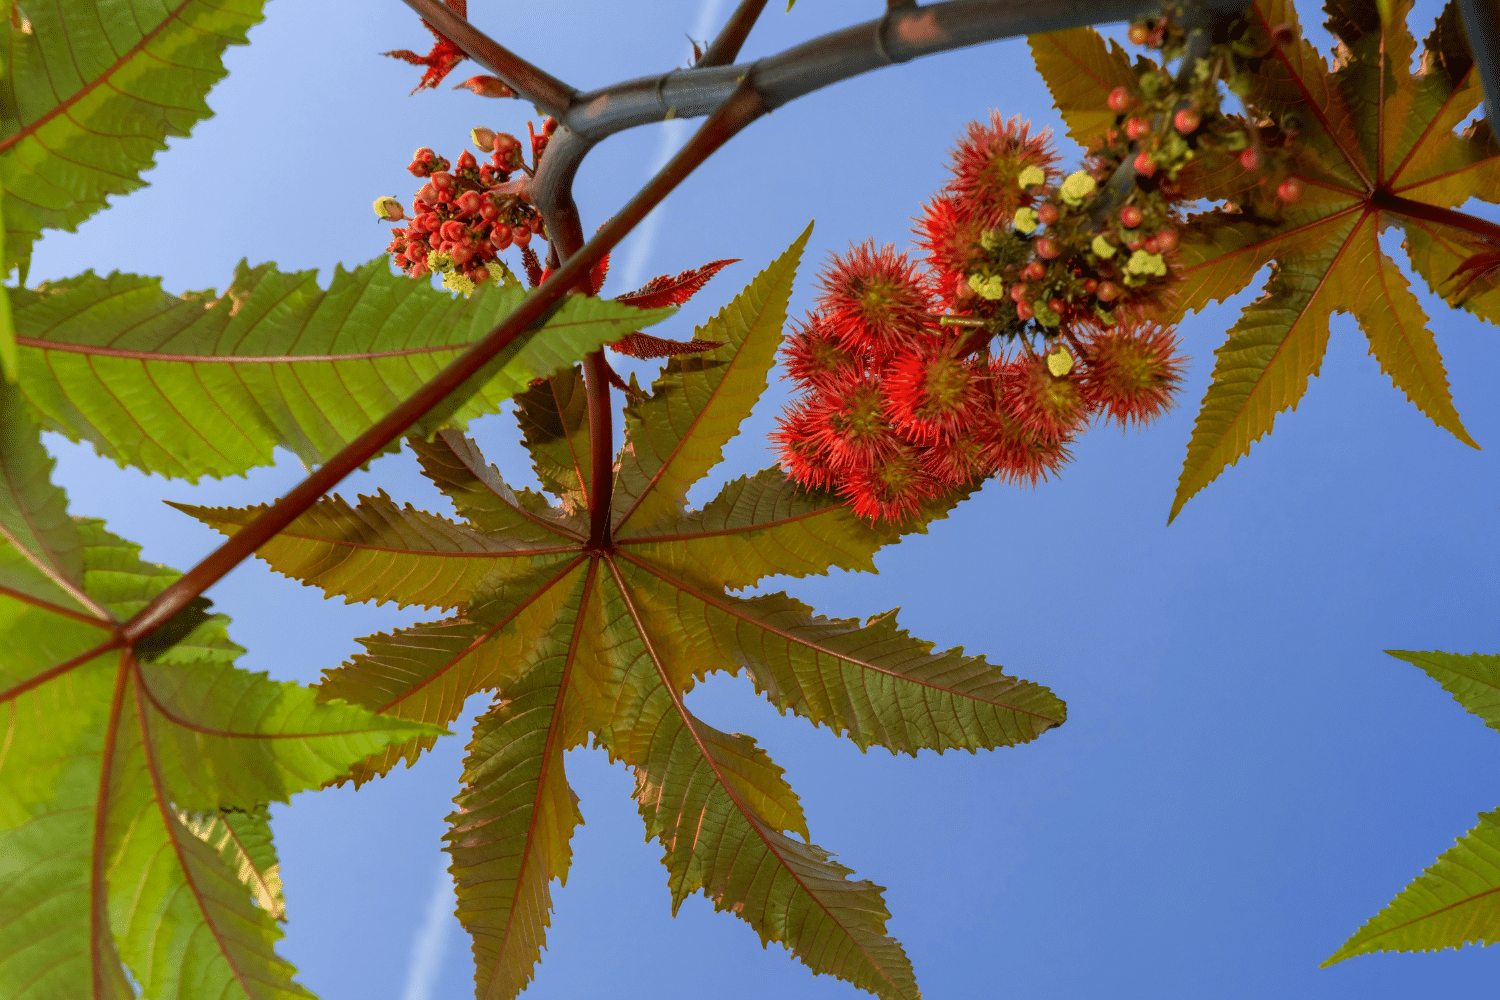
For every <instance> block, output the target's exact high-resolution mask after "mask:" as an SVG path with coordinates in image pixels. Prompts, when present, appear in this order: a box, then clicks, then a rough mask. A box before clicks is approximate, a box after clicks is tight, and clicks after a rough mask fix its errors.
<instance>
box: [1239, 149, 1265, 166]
mask: <svg viewBox="0 0 1500 1000" xmlns="http://www.w3.org/2000/svg"><path fill="white" fill-rule="evenodd" d="M1240 166H1242V167H1244V168H1245V169H1246V170H1259V169H1260V150H1259V149H1257V148H1256V147H1254V146H1246V147H1245V148H1244V149H1242V150H1240Z"/></svg>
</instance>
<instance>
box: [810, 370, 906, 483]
mask: <svg viewBox="0 0 1500 1000" xmlns="http://www.w3.org/2000/svg"><path fill="white" fill-rule="evenodd" d="M810 412H811V413H812V414H813V417H814V418H815V421H814V433H815V435H816V437H817V439H818V440H819V441H820V442H821V445H822V448H823V451H824V453H825V454H826V455H827V462H828V465H829V467H830V468H832V469H834V470H835V471H838V470H852V469H855V468H860V467H865V466H868V465H870V464H871V463H873V462H876V461H878V460H879V459H881V458H882V457H884V456H886V455H889V454H890V453H891V452H892V451H893V450H894V449H895V448H896V447H897V446H898V445H899V444H900V439H899V438H898V437H897V436H896V434H895V432H894V430H893V429H892V427H891V421H890V418H889V416H888V415H887V413H886V401H885V394H884V393H883V392H882V391H881V387H880V383H879V381H877V380H876V379H874V378H868V377H866V378H850V379H846V380H843V381H841V382H839V383H837V384H835V385H832V386H829V387H828V388H827V390H825V391H824V392H822V393H820V394H819V395H818V396H816V397H814V399H813V400H812V406H811V408H810Z"/></svg>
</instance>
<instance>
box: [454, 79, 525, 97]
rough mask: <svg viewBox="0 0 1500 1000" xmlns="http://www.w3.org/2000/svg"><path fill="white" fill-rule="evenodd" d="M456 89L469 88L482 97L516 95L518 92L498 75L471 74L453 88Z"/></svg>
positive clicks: (468, 89)
mask: <svg viewBox="0 0 1500 1000" xmlns="http://www.w3.org/2000/svg"><path fill="white" fill-rule="evenodd" d="M453 89H454V90H467V91H469V92H470V93H472V94H477V95H479V96H480V97H515V96H516V92H515V91H514V90H512V89H511V88H510V87H509V86H508V85H507V84H506V83H505V81H504V80H502V79H500V78H499V77H497V76H484V75H480V76H471V77H469V78H468V79H467V80H465V81H464V82H463V83H460V84H459V85H458V86H456V87H454V88H453Z"/></svg>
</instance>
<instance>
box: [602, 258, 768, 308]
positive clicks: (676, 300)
mask: <svg viewBox="0 0 1500 1000" xmlns="http://www.w3.org/2000/svg"><path fill="white" fill-rule="evenodd" d="M738 263H739V258H738V257H736V258H734V259H732V260H712V261H709V262H708V263H707V264H704V265H702V266H701V267H695V268H693V269H691V270H688V271H683V272H682V273H681V274H679V275H678V276H677V277H675V278H673V277H671V276H670V275H666V274H663V275H662V276H661V277H659V278H652V279H651V280H650V281H648V282H646V283H645V284H644V285H642V286H641V287H640V288H638V289H636V290H635V291H633V292H627V293H626V294H624V295H618V296H616V297H615V301H616V302H623V303H625V304H626V305H630V306H635V307H636V308H637V309H655V308H659V307H661V306H680V305H682V304H683V303H684V302H686V301H687V300H688V299H690V298H692V297H693V296H694V295H696V294H698V290H699V289H701V288H702V287H703V286H704V285H706V284H708V279H710V278H712V277H713V276H714V275H716V274H718V273H719V272H720V271H722V270H724V268H726V267H728V266H729V265H730V264H738Z"/></svg>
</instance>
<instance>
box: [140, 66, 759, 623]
mask: <svg viewBox="0 0 1500 1000" xmlns="http://www.w3.org/2000/svg"><path fill="white" fill-rule="evenodd" d="M766 110H767V108H766V106H765V103H764V102H763V101H762V100H761V99H760V96H759V95H758V94H756V93H755V91H754V90H753V89H751V88H750V87H749V86H748V85H746V86H744V87H741V88H740V90H738V91H736V93H735V94H734V96H733V97H731V98H730V99H729V100H728V101H725V102H724V106H723V107H722V108H720V109H719V110H718V111H716V112H715V113H714V114H713V115H711V116H710V117H709V119H708V120H707V121H706V122H704V123H703V125H702V127H700V128H699V129H698V131H697V132H696V133H694V135H693V137H692V138H691V139H689V140H688V142H687V144H686V145H685V146H683V147H682V149H681V150H679V151H678V153H677V155H676V156H674V157H672V159H671V161H670V162H669V163H668V164H667V165H666V166H665V167H663V168H662V169H661V171H660V172H659V173H657V175H656V176H655V177H653V178H651V180H650V182H649V183H647V184H646V186H645V187H644V188H642V189H641V190H640V191H639V192H638V193H637V194H636V196H635V197H634V198H632V199H631V200H630V202H629V203H628V204H627V205H626V206H625V207H624V208H623V209H621V210H620V212H619V214H618V215H616V216H615V217H614V218H612V219H610V220H609V222H607V223H606V224H605V225H604V226H603V228H601V229H600V230H599V232H598V233H596V234H595V235H594V238H593V239H591V240H589V241H588V243H586V244H584V246H583V247H582V249H580V250H579V251H578V253H576V254H575V255H573V256H572V257H571V258H570V259H568V260H566V261H564V262H563V265H562V267H560V268H558V270H557V272H556V273H554V274H553V275H552V276H551V277H550V278H548V279H547V280H546V281H544V282H542V284H541V287H539V288H537V289H535V290H534V291H532V293H531V294H530V295H528V296H527V297H526V299H525V300H524V301H523V302H522V303H521V305H520V306H519V307H518V308H517V309H516V311H515V312H513V313H511V314H510V315H509V316H507V317H506V318H505V320H504V321H502V322H501V323H500V325H499V326H497V327H495V328H494V329H493V330H491V331H490V332H489V333H487V334H485V336H484V338H483V339H482V340H480V341H479V343H477V344H475V345H474V346H473V347H471V348H469V349H468V350H467V351H465V352H464V353H463V354H462V355H460V356H459V357H458V358H456V359H455V360H454V361H453V362H452V363H450V364H449V365H448V367H446V368H444V369H443V370H442V371H441V372H439V373H438V374H437V376H436V377H435V378H433V379H432V381H430V382H428V383H427V384H426V385H424V386H422V388H420V389H418V390H417V391H416V392H415V393H413V394H412V395H411V396H410V397H409V398H408V399H407V400H406V401H404V402H403V403H401V405H400V406H397V407H396V408H395V409H394V410H392V411H391V412H389V413H387V414H386V415H385V416H384V417H382V418H381V419H380V420H379V421H377V422H376V423H375V425H374V426H373V427H371V428H370V429H369V430H367V431H365V432H364V433H363V434H361V435H360V436H359V437H357V438H355V439H354V440H353V441H351V442H350V443H349V444H348V445H346V446H345V447H344V448H343V449H342V450H341V451H339V453H338V454H337V455H334V456H333V457H332V458H330V459H329V460H328V461H327V462H325V463H324V464H323V465H321V466H319V467H318V469H317V470H316V471H315V472H313V473H312V475H310V476H308V477H307V478H306V479H304V480H303V481H302V482H300V483H298V484H297V486H296V487H294V488H293V489H292V491H291V492H290V493H288V494H287V495H286V496H284V497H282V498H281V499H280V500H278V501H277V502H276V503H274V504H273V505H271V507H270V508H268V509H267V510H265V511H263V512H262V513H261V514H260V515H259V516H257V517H256V518H255V519H254V520H252V521H251V522H250V523H249V524H247V525H245V526H244V527H243V528H241V529H240V530H239V531H237V532H236V533H235V534H234V535H232V536H231V537H230V538H228V539H227V540H226V541H225V542H224V544H222V545H220V546H219V547H218V548H217V549H215V550H214V551H213V552H211V553H209V555H208V556H207V558H205V559H204V560H203V561H202V562H200V563H198V565H196V566H194V567H193V568H192V569H190V570H188V571H187V573H185V574H183V576H182V577H181V578H180V579H178V580H177V581H176V582H175V583H173V584H172V585H171V586H170V587H168V588H167V589H166V590H164V591H162V592H161V593H160V594H158V595H157V596H156V598H155V599H154V600H152V601H151V603H150V604H147V605H146V606H145V607H144V608H142V609H141V610H140V611H138V612H137V613H136V614H135V615H134V616H133V617H132V618H131V619H130V620H129V621H127V622H125V624H124V625H122V626H121V627H120V631H119V635H120V636H121V637H122V638H123V639H124V640H125V641H126V642H129V643H135V642H138V641H140V640H141V639H143V638H145V637H146V636H148V635H150V634H151V633H152V632H153V631H155V630H156V629H157V628H159V627H160V626H162V625H164V624H166V623H167V622H168V621H169V620H171V618H172V617H173V616H174V615H176V614H177V613H178V612H179V611H181V610H182V609H183V608H185V607H186V606H187V605H188V603H189V602H190V601H192V599H193V598H195V597H197V596H198V595H200V594H202V593H203V592H204V591H205V590H207V589H208V588H209V587H211V586H213V585H214V584H215V583H217V582H218V581H219V580H220V579H222V578H223V577H224V575H225V574H226V573H228V572H229V571H230V570H232V569H234V567H236V566H238V565H239V564H240V563H241V562H243V561H244V560H245V559H246V558H248V557H249V556H250V554H251V553H253V552H254V551H255V550H256V549H258V548H260V547H261V546H262V545H264V544H265V543H266V542H268V541H270V540H271V539H272V538H274V537H275V536H276V535H277V533H279V532H280V531H281V530H282V529H284V528H286V527H287V526H288V525H290V524H291V523H292V522H293V521H295V520H296V519H297V518H298V517H299V516H300V515H301V514H302V513H303V512H305V511H306V510H308V509H309V508H310V507H312V505H313V504H314V503H316V502H317V501H318V498H319V497H321V496H322V495H323V494H324V493H327V492H328V491H329V490H331V489H333V488H334V487H335V486H337V485H338V483H339V481H340V480H342V479H343V478H344V477H345V476H347V475H348V474H349V473H351V472H353V471H354V470H355V469H357V468H359V467H360V466H361V465H363V464H365V463H366V462H368V461H369V460H370V459H372V458H374V457H375V456H376V455H378V454H380V452H381V451H382V450H384V448H385V447H386V445H388V444H390V443H391V442H392V441H394V440H396V439H397V438H398V437H400V436H401V435H402V434H404V433H405V432H406V430H407V429H408V428H409V427H411V425H412V424H414V423H416V422H417V421H418V420H419V419H421V417H422V416H423V415H424V414H426V413H427V412H428V411H430V410H432V409H434V408H436V407H437V406H438V405H439V404H440V403H442V402H443V400H444V399H446V398H447V397H448V396H449V395H450V394H452V393H453V392H454V391H456V390H458V389H460V388H461V387H463V386H464V384H465V383H466V382H468V381H469V380H470V379H471V378H473V377H474V376H475V375H478V374H480V372H481V371H482V369H483V368H484V367H485V365H487V364H488V363H489V362H490V361H491V360H492V359H493V358H494V357H495V355H497V354H499V353H500V352H501V351H502V350H504V349H505V348H506V347H507V346H508V345H509V344H510V343H511V341H513V340H515V339H516V337H518V336H520V335H521V334H522V333H524V332H526V331H527V330H529V329H532V328H533V326H535V325H538V324H539V322H541V321H545V319H546V317H547V316H548V315H549V314H550V312H551V310H552V309H553V307H554V306H555V305H556V304H557V303H558V302H560V301H561V299H562V297H563V296H564V295H565V294H567V292H568V290H569V289H571V288H573V287H575V286H576V285H578V284H579V283H580V282H585V281H587V280H588V272H589V269H590V268H592V267H593V266H594V265H595V264H597V263H598V262H599V261H600V260H601V259H602V258H603V257H604V255H605V254H607V253H609V251H610V250H613V249H614V248H615V246H617V245H618V244H619V242H620V241H621V240H622V239H624V238H625V236H626V235H627V234H628V233H629V232H630V231H631V230H632V229H634V228H635V226H636V225H637V224H638V223H639V222H640V221H641V220H642V219H644V218H645V217H646V215H647V214H648V213H650V211H651V210H652V209H653V208H655V207H656V206H657V205H658V204H660V203H661V201H662V199H664V198H665V197H666V196H667V195H668V194H670V193H671V191H672V190H673V189H674V188H676V187H677V185H678V184H680V183H682V181H683V179H684V178H686V177H687V176H688V175H689V174H691V173H692V172H693V171H694V170H695V169H696V168H697V167H698V165H699V164H701V163H702V162H703V161H704V160H706V159H708V157H709V156H710V155H711V154H712V153H713V152H714V151H715V150H717V149H718V148H719V147H720V146H722V145H724V143H726V142H728V141H729V139H730V138H731V137H732V136H734V135H735V134H736V133H737V132H739V131H740V130H741V129H742V128H744V127H745V126H746V125H749V124H750V123H751V122H753V121H754V120H755V119H757V118H759V117H760V116H761V115H763V114H765V113H766ZM609 493H610V480H609V478H607V477H606V478H605V480H604V482H603V483H596V484H595V489H594V490H593V495H594V496H595V497H602V498H603V500H602V502H601V501H598V500H596V503H598V504H599V505H600V506H602V507H603V508H604V509H605V510H606V511H607V510H608V509H609V503H608V500H609Z"/></svg>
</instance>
